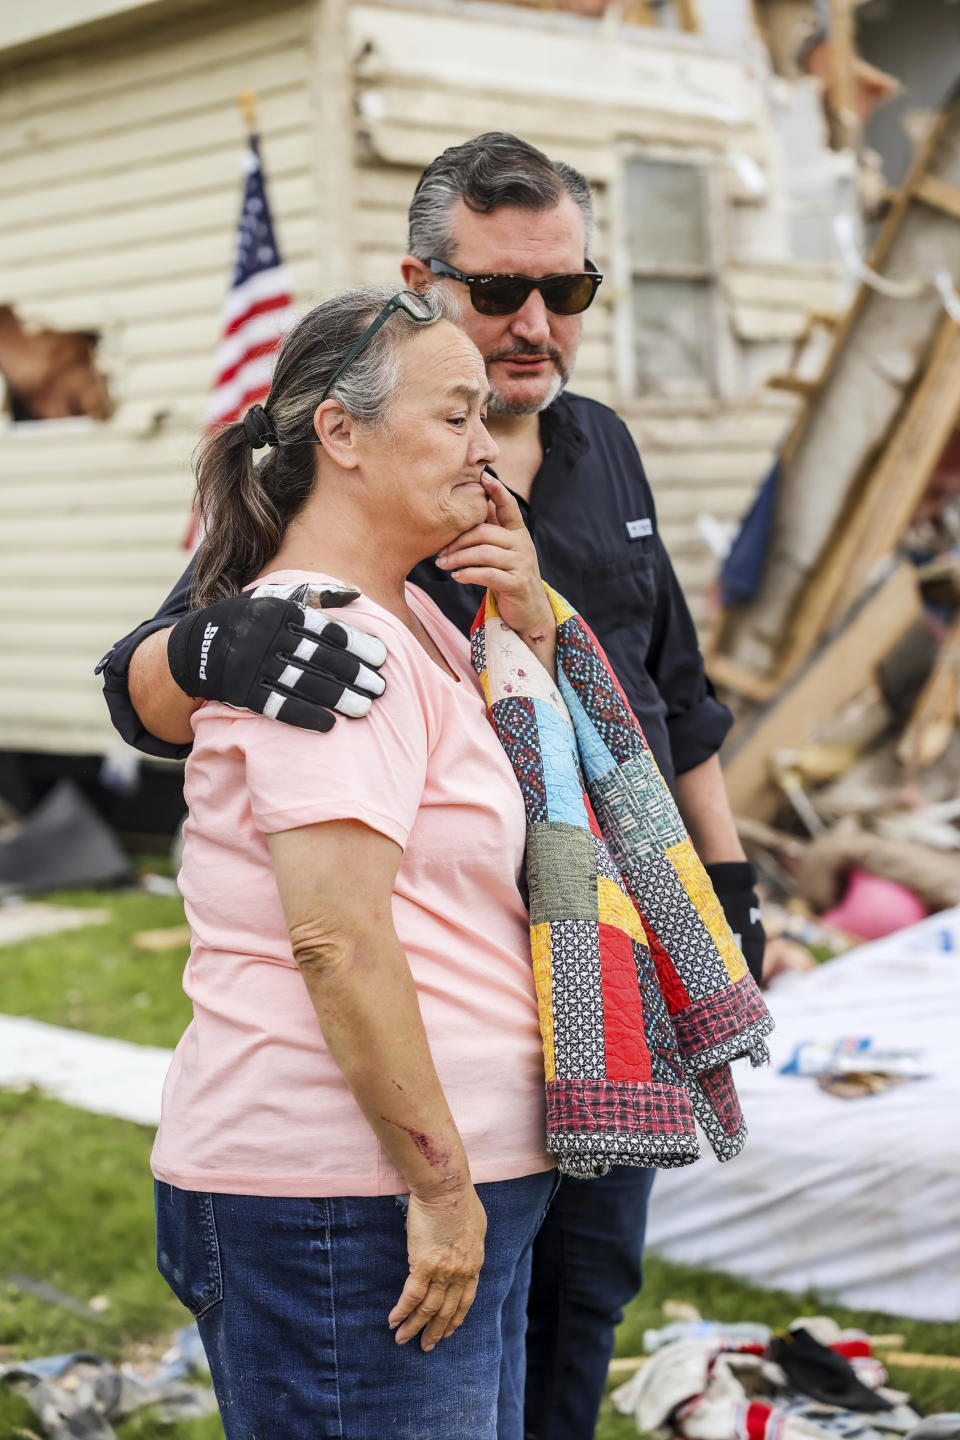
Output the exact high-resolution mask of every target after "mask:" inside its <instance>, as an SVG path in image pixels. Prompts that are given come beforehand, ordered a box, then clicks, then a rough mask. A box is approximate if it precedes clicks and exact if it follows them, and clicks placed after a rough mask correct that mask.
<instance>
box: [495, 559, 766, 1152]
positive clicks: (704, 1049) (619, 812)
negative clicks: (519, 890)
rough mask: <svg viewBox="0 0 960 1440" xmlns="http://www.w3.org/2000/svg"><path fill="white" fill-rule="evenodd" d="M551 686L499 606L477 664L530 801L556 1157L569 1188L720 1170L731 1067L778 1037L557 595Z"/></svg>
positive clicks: (667, 797)
mask: <svg viewBox="0 0 960 1440" xmlns="http://www.w3.org/2000/svg"><path fill="white" fill-rule="evenodd" d="M545 589H546V591H547V595H548V597H549V599H550V603H551V605H552V606H553V610H554V613H555V615H556V618H557V673H558V680H557V682H556V683H554V681H553V679H552V677H551V676H550V675H549V674H548V672H547V671H546V669H545V668H544V667H543V666H542V665H541V664H540V662H539V661H538V660H537V658H536V656H535V655H534V654H533V652H532V651H531V650H530V649H528V647H527V646H526V645H525V644H524V643H523V641H522V640H521V639H520V638H519V636H517V635H516V634H514V632H513V631H512V630H510V628H509V627H508V626H507V625H506V624H505V623H504V622H503V620H502V619H501V618H500V613H499V611H498V609H497V605H496V601H495V599H494V597H493V596H492V595H491V594H489V593H488V595H487V598H486V601H485V603H484V605H483V606H482V607H481V610H480V613H479V614H478V616H477V619H476V621H475V622H474V626H473V634H472V647H473V664H474V668H475V669H476V671H477V673H478V675H479V676H480V679H481V682H482V684H483V688H484V693H485V695H486V700H487V705H488V707H489V712H490V718H491V721H492V723H493V726H494V729H495V730H496V732H497V735H498V737H499V739H500V741H501V743H502V745H503V747H504V750H505V751H506V753H507V755H508V757H509V759H510V761H511V764H512V765H513V769H514V772H515V773H516V776H517V780H518V782H519V784H520V788H521V790H522V792H523V799H524V805H525V807H526V815H527V854H526V876H527V885H528V889H529V904H530V940H531V948H532V953H533V968H534V976H535V980H536V987H537V1001H538V1005H539V1012H540V1028H541V1033H542V1035H543V1054H544V1067H545V1075H546V1093H547V1148H548V1150H549V1151H550V1152H551V1153H552V1154H553V1155H555V1156H556V1159H557V1163H558V1165H559V1168H560V1169H561V1170H563V1171H565V1172H566V1173H568V1174H572V1175H580V1176H590V1175H600V1174H604V1173H605V1172H606V1171H607V1170H608V1169H609V1167H610V1166H611V1165H623V1164H626V1165H648V1166H656V1167H660V1168H667V1167H671V1166H676V1165H687V1164H690V1163H691V1162H692V1161H694V1160H696V1159H697V1158H698V1157H699V1154H700V1148H699V1144H698V1141H697V1134H696V1127H695V1124H694V1120H695V1119H696V1121H698V1122H699V1124H700V1126H701V1128H702V1130H703V1132H704V1134H705V1135H706V1137H707V1139H708V1141H709V1143H710V1145H711V1147H712V1148H713V1150H714V1152H715V1153H716V1155H717V1156H718V1157H719V1158H720V1159H721V1160H727V1159H730V1158H731V1157H732V1156H734V1155H736V1154H737V1153H738V1152H739V1151H740V1149H741V1148H742V1146H743V1143H744V1139H745V1135H746V1129H745V1126H744V1121H743V1115H742V1113H741V1110H740V1104H739V1101H738V1099H737V1093H736V1090H735V1088H734V1084H733V1079H732V1076H731V1073H730V1068H729V1062H730V1061H731V1060H734V1059H737V1058H738V1057H740V1056H749V1058H750V1060H751V1061H752V1063H753V1064H754V1065H760V1064H762V1063H764V1062H765V1061H766V1060H767V1059H768V1054H767V1048H766V1044H765V1041H764V1037H765V1036H766V1035H768V1034H769V1033H770V1031H771V1030H772V1028H773V1022H772V1020H771V1018H770V1015H769V1013H768V1011H767V1008H766V1006H765V1004H764V1002H763V999H762V998H761V995H760V992H759V990H758V988H757V986H756V984H755V982H754V980H753V978H752V976H751V975H750V973H749V971H748V970H747V966H746V963H745V962H744V959H743V956H742V955H741V954H740V952H739V950H738V949H737V946H736V943H735V941H734V939H733V935H732V933H731V931H730V927H729V925H728V924H727V922H726V919H725V918H724V914H723V911H722V909H721V908H720V905H719V903H718V901H717V898H716V895H715V894H714V892H713V887H712V886H711V884H710V881H709V879H708V877H707V874H706V872H705V870H704V868H703V866H702V864H701V863H700V860H699V858H698V857H697V854H696V852H695V851H694V848H693V845H692V843H691V841H690V838H689V836H688V835H687V833H686V830H685V828H684V825H683V821H682V820H681V818H680V814H679V812H678V810H677V807H676V805H675V804H674V801H673V797H672V796H671V794H670V791H669V789H668V787H667V785H666V783H665V781H664V779H663V777H662V775H661V774H660V771H659V769H658V768H657V764H656V761H655V760H654V758H653V755H652V753H651V751H650V749H649V747H648V745H647V743H646V740H645V739H644V736H643V732H642V730H641V728H640V726H639V725H638V723H637V721H636V719H635V718H634V715H633V713H632V711H631V710H630V707H629V705H628V703H627V700H626V697H625V695H624V694H623V691H622V690H621V689H620V686H619V684H618V683H617V680H616V677H615V676H614V674H613V671H612V670H611V669H610V667H609V665H608V664H607V660H606V657H605V655H604V653H603V651H602V649H601V648H600V645H599V643H598V642H597V640H596V639H595V638H594V636H593V634H592V633H591V631H590V630H589V628H588V627H587V626H586V624H585V623H584V621H583V620H582V619H581V617H580V616H579V615H578V614H577V613H576V611H574V610H573V609H572V608H571V607H570V606H569V605H568V604H567V602H566V601H565V600H563V599H562V597H561V596H559V595H557V594H556V593H555V592H554V591H552V590H550V588H549V587H548V586H547V587H545Z"/></svg>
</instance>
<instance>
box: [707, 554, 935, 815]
mask: <svg viewBox="0 0 960 1440" xmlns="http://www.w3.org/2000/svg"><path fill="white" fill-rule="evenodd" d="M919 615H920V598H919V593H918V590H917V583H916V579H915V577H914V574H913V568H912V566H910V565H909V564H901V565H898V566H897V567H896V568H895V569H894V570H893V571H892V572H891V573H890V574H889V575H888V577H887V578H886V580H885V581H884V582H883V583H882V584H880V585H879V586H878V587H877V588H876V589H875V590H874V591H873V593H872V594H871V595H870V596H869V597H868V598H867V599H866V600H865V601H864V602H863V603H862V605H861V606H860V608H859V610H858V611H857V612H856V613H855V614H854V616H853V618H852V619H851V621H850V623H849V624H848V625H847V626H846V627H845V628H844V629H842V630H841V631H840V632H839V633H838V634H837V635H836V636H835V637H834V638H833V639H832V640H828V641H827V643H826V644H825V645H824V647H823V648H822V649H821V650H820V651H819V653H818V654H817V655H815V656H814V658H813V659H812V660H811V661H810V663H809V665H808V666H807V667H806V668H805V669H804V670H802V671H801V673H800V674H799V675H798V676H797V677H796V679H795V680H794V682H793V684H792V685H790V686H789V688H788V689H787V690H785V691H784V693H783V695H782V696H781V697H780V698H779V700H777V701H776V702H775V703H774V704H772V705H771V706H770V707H769V708H768V709H767V710H765V711H764V712H763V713H762V714H761V715H760V717H759V719H758V720H757V721H756V722H755V724H754V725H753V726H752V727H751V728H750V729H749V730H748V731H747V733H746V734H745V735H744V736H743V738H742V739H741V741H740V743H739V745H738V746H737V748H736V749H735V750H734V751H733V753H732V754H731V756H730V758H729V759H727V761H726V763H725V767H724V776H725V779H726V784H727V794H728V795H729V796H730V804H731V806H732V808H733V811H734V813H735V814H738V815H749V816H751V817H752V818H754V819H757V820H772V819H773V818H774V816H775V815H776V812H777V810H778V808H779V805H780V790H779V788H778V786H777V784H776V781H775V778H774V776H773V774H772V773H771V764H770V762H771V759H772V758H773V756H774V755H775V753H776V752H777V751H782V750H802V749H803V748H804V747H805V746H806V745H807V744H808V743H809V742H810V741H811V740H812V738H813V734H814V730H815V728H816V726H817V724H818V722H820V721H822V720H823V718H824V717H825V716H827V715H830V714H832V713H833V712H835V711H836V710H838V709H839V708H840V707H841V706H842V705H845V704H846V703H847V702H848V701H849V700H852V699H853V697H854V696H855V695H858V694H859V693H860V692H861V691H862V690H864V689H866V687H867V686H868V685H869V684H870V683H871V682H872V681H873V679H874V675H875V672H876V668H877V666H878V664H879V663H880V661H881V660H882V659H883V657H884V655H886V654H887V652H888V651H889V650H890V649H892V647H893V645H894V644H895V643H896V641H897V640H898V638H899V637H900V636H901V635H902V634H903V633H904V632H905V631H906V630H907V629H908V628H909V627H910V626H911V625H912V624H913V623H914V621H915V620H916V619H917V618H918V617H919Z"/></svg>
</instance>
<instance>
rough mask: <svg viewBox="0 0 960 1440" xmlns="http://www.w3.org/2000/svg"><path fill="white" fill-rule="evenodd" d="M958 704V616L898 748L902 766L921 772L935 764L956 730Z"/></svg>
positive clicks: (948, 632)
mask: <svg viewBox="0 0 960 1440" xmlns="http://www.w3.org/2000/svg"><path fill="white" fill-rule="evenodd" d="M958 702H960V615H958V616H957V618H956V619H955V620H954V622H953V624H952V625H951V627H950V629H949V630H948V631H947V634H946V637H945V638H944V641H943V644H942V645H941V647H940V653H939V655H938V656H937V660H936V664H935V665H934V667H933V672H932V674H931V675H930V678H929V680H928V681H927V683H926V685H924V687H923V689H922V690H921V692H920V698H919V699H918V700H917V703H916V705H915V707H914V711H913V714H912V715H911V717H910V720H909V722H908V724H907V727H906V729H905V730H904V732H903V735H902V736H901V738H900V744H899V745H898V746H897V759H898V760H899V761H900V763H901V764H902V765H907V766H909V767H910V768H913V769H921V770H922V769H923V768H924V767H925V766H927V765H932V764H933V763H934V761H936V760H939V759H940V757H941V755H942V754H943V752H944V751H945V750H946V748H947V746H948V745H949V744H950V737H951V736H952V735H953V732H954V730H955V729H956V728H957V719H958Z"/></svg>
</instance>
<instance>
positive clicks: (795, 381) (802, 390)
mask: <svg viewBox="0 0 960 1440" xmlns="http://www.w3.org/2000/svg"><path fill="white" fill-rule="evenodd" d="M820 383H821V382H820V381H819V380H803V379H801V377H800V376H799V375H794V374H792V373H790V372H788V373H786V374H783V375H771V376H770V378H769V379H768V380H767V388H768V389H770V390H789V391H790V392H791V393H792V394H794V395H803V396H804V397H805V398H806V399H810V398H811V397H812V396H814V395H816V393H817V391H818V390H819V389H820Z"/></svg>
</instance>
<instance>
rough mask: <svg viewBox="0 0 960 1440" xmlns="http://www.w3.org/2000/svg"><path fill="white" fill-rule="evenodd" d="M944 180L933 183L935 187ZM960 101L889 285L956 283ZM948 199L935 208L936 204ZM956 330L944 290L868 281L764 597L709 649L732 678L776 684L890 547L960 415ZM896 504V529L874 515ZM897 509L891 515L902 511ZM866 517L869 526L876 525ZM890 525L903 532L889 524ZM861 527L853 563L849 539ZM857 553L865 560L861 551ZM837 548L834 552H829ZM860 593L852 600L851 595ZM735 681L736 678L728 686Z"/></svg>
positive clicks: (839, 343) (899, 236) (710, 658)
mask: <svg viewBox="0 0 960 1440" xmlns="http://www.w3.org/2000/svg"><path fill="white" fill-rule="evenodd" d="M934 182H936V183H934ZM955 190H960V95H958V96H955V97H954V98H953V99H952V100H951V102H950V103H949V104H948V105H947V106H945V107H944V109H943V110H941V111H940V113H939V114H938V116H937V117H936V120H935V121H934V123H933V125H932V127H931V130H930V132H929V135H928V137H927V140H926V142H925V144H924V145H923V146H922V147H921V149H920V151H919V152H918V154H917V157H916V159H915V161H914V164H913V166H912V168H911V171H910V174H909V175H908V177H907V179H906V181H905V182H904V185H903V187H902V188H901V190H900V191H899V193H898V197H897V200H896V203H895V204H894V205H893V207H892V209H891V211H890V214H889V215H888V217H887V220H886V223H885V224H884V227H883V229H882V230H881V233H880V236H879V238H878V240H877V243H876V246H875V247H874V252H873V255H872V256H871V261H870V263H871V267H872V268H873V269H874V270H875V271H877V272H879V273H880V274H882V275H883V276H884V277H885V278H887V279H889V280H892V281H897V282H904V281H912V280H915V279H916V278H917V277H923V278H929V277H931V276H932V274H933V273H934V272H935V271H937V270H945V271H947V272H949V273H950V274H951V275H952V276H953V277H954V279H955V280H956V278H957V277H960V215H958V214H957V213H956V211H955V209H954V208H953V207H952V206H951V205H949V204H948V201H949V199H950V197H951V196H952V194H953V192H954V191H955ZM934 198H936V200H937V201H938V202H940V203H936V204H935V203H931V202H932V200H933V199H934ZM956 330H957V327H956V326H955V325H954V324H953V322H952V321H949V320H948V319H947V318H946V317H945V312H944V309H943V305H942V302H941V299H940V297H939V295H938V294H937V293H936V292H935V291H933V290H932V289H929V288H928V289H926V290H924V291H923V292H922V293H920V294H918V295H916V296H915V297H914V298H911V299H908V300H902V299H895V298H892V297H890V296H887V295H885V294H881V293H879V292H878V291H876V290H874V289H872V288H871V287H870V286H868V285H867V284H863V285H861V286H860V289H859V290H858V292H857V295H856V297H855V299H854V301H853V303H852V305H851V307H850V309H849V311H848V312H847V314H846V316H845V317H844V319H843V321H842V322H841V324H840V326H839V327H838V329H837V332H836V334H835V337H834V341H833V345H832V348H831V351H830V355H829V357H828V360H827V363H826V366H825V368H824V372H823V376H822V379H821V383H820V385H819V387H818V389H817V391H816V392H815V393H814V394H812V395H811V396H810V398H809V400H808V402H807V404H806V405H805V406H804V409H803V411H802V413H801V414H800V416H799V417H798V419H797V421H796V423H795V425H794V428H793V430H792V432H791V434H790V436H789V437H788V440H787V443H786V445H785V447H784V450H783V454H782V456H781V469H782V475H781V481H780V490H779V495H778V498H777V504H776V513H775V516H774V523H773V531H772V536H771V543H770V548H769V553H768V556H767V562H766V568H765V574H764V578H763V581H762V583H761V586H760V590H759V593H758V594H757V596H756V597H755V598H754V600H752V601H750V602H749V603H748V604H746V605H742V606H737V607H733V608H731V609H729V610H727V611H725V612H724V614H723V616H722V617H721V620H720V622H719V623H718V625H717V627H716V629H715V632H714V635H713V637H712V639H711V643H710V646H709V648H708V653H707V663H708V668H709V669H710V671H711V674H713V673H714V672H715V671H716V672H717V676H718V678H719V670H718V668H717V665H716V661H717V660H722V661H724V662H726V663H725V664H724V667H723V668H724V671H725V672H726V673H725V674H724V676H723V683H724V684H729V688H731V689H733V690H736V691H738V692H739V693H748V692H747V691H746V690H745V689H743V687H741V686H740V685H739V684H738V683H737V676H738V675H742V674H743V673H744V672H752V673H753V674H755V675H756V676H757V677H758V679H759V680H760V681H763V680H766V681H771V680H772V681H773V682H774V684H775V685H779V684H781V683H782V682H783V681H784V680H786V679H787V678H788V676H789V675H791V674H793V673H795V672H796V670H797V669H798V667H799V666H800V665H801V664H802V663H803V662H804V661H805V660H806V659H807V657H808V656H809V655H810V653H811V651H812V650H813V648H814V647H815V645H816V644H817V642H818V641H819V639H820V637H821V636H822V635H823V634H824V633H825V631H826V630H827V629H829V628H830V627H831V626H833V625H835V624H836V622H837V621H838V620H839V619H840V618H841V616H842V614H843V607H844V606H845V605H847V604H849V602H850V599H851V596H852V594H853V591H854V590H855V587H857V586H859V587H861V588H862V584H863V581H864V578H865V575H866V573H867V572H868V569H869V565H868V562H867V556H868V555H869V563H870V564H872V563H873V562H874V561H875V560H876V559H877V558H878V555H877V552H878V550H879V551H881V552H884V551H885V553H889V551H890V550H891V549H893V548H895V546H896V544H897V542H898V540H899V538H900V536H901V535H902V532H903V528H904V525H905V523H906V522H905V520H904V516H906V518H907V519H909V518H910V514H911V513H912V506H913V504H914V503H915V501H914V497H915V496H917V495H918V493H922V489H923V486H924V484H925V481H926V478H928V477H929V474H930V473H931V471H932V469H933V466H934V465H935V464H936V460H937V458H938V456H939V452H940V449H942V444H941V443H940V437H941V435H942V436H943V439H944V441H945V439H946V436H947V435H948V434H949V431H950V429H951V428H952V426H953V424H954V423H955V420H956V416H957V401H958V399H960V390H958V386H957V375H958V365H960V356H958V340H957V335H956ZM886 508H889V509H890V511H891V515H890V519H889V523H888V522H887V520H886V517H885V516H883V514H882V513H881V514H878V513H877V512H878V510H879V511H881V512H882V511H883V510H884V509H886ZM893 512H895V515H894V513H893ZM868 521H869V523H868ZM894 521H895V523H894ZM851 525H852V526H854V529H855V532H856V536H857V541H856V546H857V548H856V551H855V553H854V554H853V559H852V561H851V555H850V550H851V547H850V545H847V546H844V547H842V551H841V540H840V537H842V535H843V533H844V532H845V531H846V530H847V528H848V527H850V526H851ZM861 548H862V556H861ZM831 552H832V553H831ZM853 598H855V596H853ZM728 676H729V677H730V678H729V679H728Z"/></svg>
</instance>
